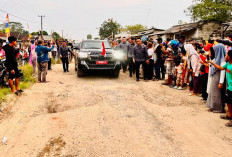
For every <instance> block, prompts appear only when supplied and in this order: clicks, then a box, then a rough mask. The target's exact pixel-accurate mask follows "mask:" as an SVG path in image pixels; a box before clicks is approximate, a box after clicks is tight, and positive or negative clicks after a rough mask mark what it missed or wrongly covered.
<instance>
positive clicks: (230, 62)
mask: <svg viewBox="0 0 232 157" xmlns="http://www.w3.org/2000/svg"><path fill="white" fill-rule="evenodd" d="M8 41H9V43H8V44H6V45H5V46H3V47H2V48H0V53H1V54H5V55H6V64H5V65H6V67H7V69H8V71H9V84H10V88H11V91H12V92H13V93H15V94H16V95H19V94H20V93H22V92H23V91H22V90H20V89H19V77H20V75H19V69H18V62H17V58H18V57H19V55H20V50H19V49H18V48H16V47H17V39H16V38H15V37H13V36H10V37H9V38H8ZM111 45H112V47H113V48H115V49H117V50H118V51H121V52H122V53H124V58H123V61H122V70H123V72H124V73H126V71H127V70H128V71H129V77H133V75H134V74H135V75H136V81H140V79H141V78H143V79H144V80H146V81H149V80H153V81H159V80H164V82H163V83H162V84H163V85H166V86H169V87H170V88H173V89H177V90H183V89H186V90H188V91H189V95H190V96H194V95H196V96H201V97H202V100H203V101H205V103H206V106H207V107H208V108H209V109H208V111H209V112H213V113H226V110H225V104H227V108H228V112H227V114H226V115H221V116H220V117H221V118H222V119H226V120H232V35H227V36H226V39H224V40H208V41H207V42H198V41H196V40H194V39H192V40H188V41H187V40H186V39H185V37H184V36H181V37H180V38H179V39H178V40H171V39H167V40H166V41H163V39H162V38H158V39H156V41H154V40H153V39H150V40H149V41H145V42H144V41H142V40H141V39H140V38H137V39H135V38H133V37H132V38H129V39H127V38H126V37H124V38H122V42H121V43H120V44H115V41H113V42H112V43H111ZM28 48H30V50H28V51H29V52H30V53H29V54H28V57H27V58H29V62H30V64H31V65H32V66H33V73H34V74H35V73H36V67H37V69H38V82H41V83H46V82H47V80H46V75H47V70H51V59H52V58H54V59H57V58H58V57H60V58H61V60H62V63H63V70H64V72H69V59H68V58H69V54H72V51H71V50H70V48H68V46H67V42H66V41H53V42H46V43H45V42H44V41H43V40H35V41H31V44H30V45H29V46H28ZM25 52H27V51H25ZM72 55H73V54H72ZM141 69H142V70H143V71H140V70H141ZM13 80H15V88H14V82H13ZM226 126H228V127H232V122H229V123H227V124H226Z"/></svg>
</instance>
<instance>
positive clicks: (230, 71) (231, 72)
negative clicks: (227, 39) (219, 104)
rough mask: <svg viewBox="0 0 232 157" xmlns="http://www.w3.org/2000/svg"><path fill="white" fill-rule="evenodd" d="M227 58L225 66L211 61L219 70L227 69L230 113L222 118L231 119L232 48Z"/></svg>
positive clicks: (227, 101)
mask: <svg viewBox="0 0 232 157" xmlns="http://www.w3.org/2000/svg"><path fill="white" fill-rule="evenodd" d="M225 60H226V64H225V65H224V66H223V67H221V66H219V65H217V64H215V63H214V62H212V61H209V62H210V63H211V64H212V65H213V66H215V68H217V69H219V70H226V74H227V75H226V76H227V77H226V79H227V85H228V88H227V92H226V97H227V100H226V103H227V107H228V114H227V115H226V116H221V118H222V119H228V120H231V119H232V50H229V51H228V53H227V54H226V57H225ZM226 126H228V127H232V121H231V122H230V123H227V124H226Z"/></svg>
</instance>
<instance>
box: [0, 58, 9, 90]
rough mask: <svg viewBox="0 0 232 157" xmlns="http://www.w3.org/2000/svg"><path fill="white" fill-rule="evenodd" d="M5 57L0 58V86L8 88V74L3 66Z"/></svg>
mask: <svg viewBox="0 0 232 157" xmlns="http://www.w3.org/2000/svg"><path fill="white" fill-rule="evenodd" d="M5 62H6V57H5V56H3V55H2V56H0V84H2V85H5V86H8V85H9V72H8V71H7V68H6V66H5Z"/></svg>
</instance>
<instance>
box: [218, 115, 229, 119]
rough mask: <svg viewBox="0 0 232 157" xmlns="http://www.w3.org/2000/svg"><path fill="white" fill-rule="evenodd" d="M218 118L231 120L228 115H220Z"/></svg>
mask: <svg viewBox="0 0 232 157" xmlns="http://www.w3.org/2000/svg"><path fill="white" fill-rule="evenodd" d="M220 118H221V119H224V120H231V118H230V117H229V116H228V115H221V116H220Z"/></svg>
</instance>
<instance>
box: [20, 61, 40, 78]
mask: <svg viewBox="0 0 232 157" xmlns="http://www.w3.org/2000/svg"><path fill="white" fill-rule="evenodd" d="M20 69H21V70H22V72H23V79H22V80H21V81H22V82H31V83H35V82H36V79H35V78H34V77H33V76H32V74H33V67H32V66H31V65H30V64H26V65H25V66H21V67H20Z"/></svg>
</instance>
